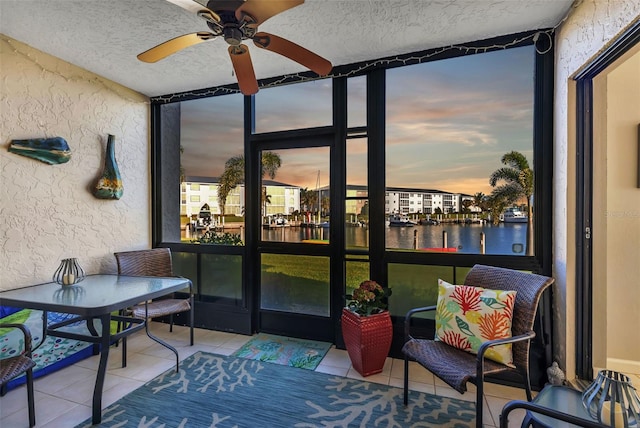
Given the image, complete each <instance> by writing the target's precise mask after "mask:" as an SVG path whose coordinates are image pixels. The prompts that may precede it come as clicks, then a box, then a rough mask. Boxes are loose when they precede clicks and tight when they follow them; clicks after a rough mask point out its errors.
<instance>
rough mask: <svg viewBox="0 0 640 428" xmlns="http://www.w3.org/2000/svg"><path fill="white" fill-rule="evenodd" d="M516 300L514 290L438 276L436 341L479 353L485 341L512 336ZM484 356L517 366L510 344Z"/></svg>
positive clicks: (493, 348) (489, 350) (497, 347)
mask: <svg viewBox="0 0 640 428" xmlns="http://www.w3.org/2000/svg"><path fill="white" fill-rule="evenodd" d="M515 301H516V292H515V291H501V290H490V289H488V288H481V287H472V286H466V285H451V284H449V283H448V282H445V281H443V280H441V279H439V280H438V304H437V308H436V337H435V340H440V341H442V342H445V343H447V344H448V345H451V346H453V347H456V348H459V349H462V350H463V351H467V352H470V353H472V354H477V353H478V349H479V348H480V345H482V344H483V343H484V342H486V341H488V340H493V339H503V338H507V337H511V320H512V318H513V305H514V303H515ZM484 355H485V357H486V358H488V359H490V360H493V361H496V362H498V363H501V364H505V365H507V366H509V367H514V365H513V356H512V353H511V343H508V344H505V345H498V346H493V347H491V348H490V349H488V350H487V352H486V353H485V354H484Z"/></svg>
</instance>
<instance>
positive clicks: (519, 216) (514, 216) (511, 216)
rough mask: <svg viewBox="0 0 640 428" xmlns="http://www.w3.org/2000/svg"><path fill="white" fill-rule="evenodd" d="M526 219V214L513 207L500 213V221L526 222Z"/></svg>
mask: <svg viewBox="0 0 640 428" xmlns="http://www.w3.org/2000/svg"><path fill="white" fill-rule="evenodd" d="M528 220H529V218H528V217H527V215H526V214H525V213H523V212H522V211H520V209H519V208H515V207H512V208H507V210H506V211H505V212H504V214H503V215H502V221H503V222H505V223H526V222H527V221H528Z"/></svg>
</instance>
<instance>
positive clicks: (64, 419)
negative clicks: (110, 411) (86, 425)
mask: <svg viewBox="0 0 640 428" xmlns="http://www.w3.org/2000/svg"><path fill="white" fill-rule="evenodd" d="M91 414H92V413H91V406H83V405H81V404H78V405H76V406H74V407H72V408H71V409H69V410H67V411H66V412H65V413H64V414H62V415H60V416H58V417H57V418H55V419H52V420H51V421H49V422H47V423H44V424H42V425H41V424H40V422H39V421H38V420H37V419H36V423H37V424H36V426H37V427H38V428H64V427H73V426H76V425H78V424H79V423H81V422H83V421H85V420H87V419H89V418H90V417H91Z"/></svg>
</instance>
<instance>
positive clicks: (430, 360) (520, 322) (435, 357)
mask: <svg viewBox="0 0 640 428" xmlns="http://www.w3.org/2000/svg"><path fill="white" fill-rule="evenodd" d="M553 281H554V280H553V278H549V277H546V276H541V275H536V274H531V273H525V272H520V271H516V270H511V269H505V268H498V267H491V266H483V265H475V266H474V267H473V268H472V269H471V270H470V271H469V273H468V274H467V277H466V278H465V281H464V284H465V285H473V286H477V287H483V288H490V289H494V290H516V291H517V294H516V302H515V306H514V309H513V321H512V327H511V330H512V335H513V337H511V338H509V339H497V340H492V341H488V342H486V343H484V344H483V345H482V346H481V347H480V348H479V350H478V355H473V354H470V353H468V352H465V351H461V350H459V349H457V348H454V347H452V346H449V345H447V344H446V343H444V342H441V341H435V340H427V339H418V338H414V337H412V336H411V317H412V316H413V315H415V314H416V313H418V312H424V311H428V310H435V308H436V307H435V306H429V307H425V308H415V309H412V310H410V311H409V312H407V315H406V317H405V324H404V329H405V344H404V346H403V348H402V352H403V353H404V404H405V405H406V404H407V402H408V394H409V390H408V388H409V360H415V361H417V362H418V363H419V364H420V365H422V366H424V367H425V368H427V369H428V370H429V371H431V372H432V373H433V374H434V375H436V376H438V377H439V378H440V379H442V380H443V381H445V382H446V383H447V384H448V385H450V386H451V387H452V388H453V389H455V390H456V391H458V392H459V393H461V394H463V393H464V392H465V391H466V390H467V382H472V383H474V384H475V385H476V387H477V393H476V427H478V428H482V397H483V382H484V375H485V374H495V373H499V372H508V371H513V372H517V373H519V374H520V375H521V376H522V377H523V379H524V384H525V388H526V392H527V399H528V400H529V401H531V399H532V395H531V381H530V377H529V348H530V343H531V339H533V338H534V337H535V332H534V331H533V323H534V320H535V315H536V311H537V308H538V302H539V301H540V297H541V295H542V292H543V291H544V290H545V289H546V288H547V287H549V286H550V285H551V284H552V283H553ZM504 343H513V348H512V351H513V362H514V365H515V366H516V367H515V369H514V368H511V367H508V366H505V365H502V364H499V363H496V362H494V361H491V360H486V359H485V358H484V353H485V352H486V351H487V350H488V349H489V348H490V347H491V346H495V345H499V344H504Z"/></svg>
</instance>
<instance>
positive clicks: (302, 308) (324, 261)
mask: <svg viewBox="0 0 640 428" xmlns="http://www.w3.org/2000/svg"><path fill="white" fill-rule="evenodd" d="M261 262H262V270H261V272H262V273H261V278H260V281H261V293H260V299H261V300H260V307H261V308H262V309H269V310H274V311H284V312H296V313H303V314H309V315H318V316H329V258H328V257H312V256H293V255H282V254H262V258H261Z"/></svg>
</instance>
